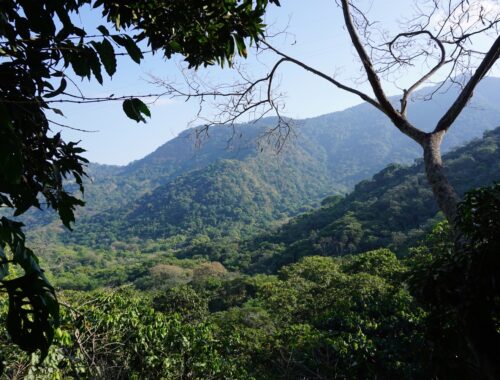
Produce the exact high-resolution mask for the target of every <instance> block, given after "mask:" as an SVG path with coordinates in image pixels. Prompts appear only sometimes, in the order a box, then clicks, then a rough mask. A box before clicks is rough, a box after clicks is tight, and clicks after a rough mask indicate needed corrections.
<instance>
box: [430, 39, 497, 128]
mask: <svg viewBox="0 0 500 380" xmlns="http://www.w3.org/2000/svg"><path fill="white" fill-rule="evenodd" d="M499 57H500V37H497V39H496V41H495V43H494V44H493V45H492V46H491V48H490V50H489V51H488V53H487V54H486V56H485V57H484V59H483V61H482V62H481V64H480V65H479V67H478V68H477V70H476V72H475V73H474V75H473V76H472V77H471V78H470V80H469V82H468V83H467V85H466V86H465V88H464V89H463V90H462V91H461V92H460V94H459V95H458V97H457V99H456V100H455V102H454V103H453V104H452V105H451V107H450V108H449V109H448V111H446V113H445V114H444V115H443V117H442V118H441V119H440V120H439V122H438V123H437V125H436V128H435V129H434V132H433V133H438V132H442V131H447V130H448V129H449V128H450V127H451V125H452V124H453V122H454V121H455V120H456V118H457V117H458V115H460V113H461V112H462V110H463V109H464V107H465V105H466V104H467V102H468V101H469V99H470V98H471V96H472V93H473V92H474V89H475V88H476V86H477V85H478V83H479V82H480V81H481V79H483V78H484V76H485V75H486V74H487V73H488V71H489V70H490V69H491V68H492V67H493V65H494V64H495V62H496V61H497V60H498V58H499Z"/></svg>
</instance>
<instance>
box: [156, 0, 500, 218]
mask: <svg viewBox="0 0 500 380" xmlns="http://www.w3.org/2000/svg"><path fill="white" fill-rule="evenodd" d="M337 5H338V6H339V7H340V9H341V11H342V14H343V20H344V23H345V28H346V31H347V33H348V35H349V38H350V40H351V42H352V45H353V47H354V49H355V51H356V54H357V58H359V61H360V64H361V66H362V70H363V74H362V75H363V78H362V79H363V80H365V81H366V82H368V84H369V85H370V88H371V90H372V92H373V95H372V94H370V93H364V92H362V91H360V90H358V89H357V88H355V86H351V85H348V84H345V83H343V82H341V81H339V80H338V79H337V78H336V77H335V76H334V75H329V74H327V73H324V72H322V71H319V70H317V69H315V68H314V67H312V66H310V65H308V64H307V63H305V62H304V61H302V60H300V59H297V58H294V57H292V56H291V55H288V54H286V53H285V52H283V51H282V50H279V49H277V48H276V47H274V46H273V44H272V37H271V38H264V39H261V40H259V41H258V44H257V47H258V53H272V54H274V55H275V56H277V60H275V63H274V64H272V65H271V68H270V70H269V71H268V73H267V74H266V75H265V76H263V77H259V78H257V79H254V78H250V77H249V75H248V74H247V73H242V75H241V80H240V81H238V82H237V83H235V84H234V85H233V86H232V87H231V88H230V89H229V90H227V86H226V87H217V86H215V87H210V88H206V87H202V86H201V85H200V84H198V86H196V85H193V83H192V80H193V79H190V78H187V80H188V85H189V86H188V87H189V90H191V91H189V90H188V91H184V90H181V89H179V88H176V87H174V86H172V85H169V84H168V83H165V82H161V81H159V83H162V84H163V85H164V86H165V87H166V94H169V95H171V96H190V97H198V98H199V99H200V101H201V103H200V104H202V103H203V102H205V101H206V100H208V98H209V97H213V96H215V97H219V98H222V99H228V98H229V101H222V102H220V103H218V104H217V106H218V110H219V111H220V113H219V114H218V115H217V116H216V117H215V118H214V120H213V121H211V122H209V123H208V124H206V125H205V129H206V128H209V127H210V126H212V125H214V124H230V125H232V124H234V123H235V122H236V121H237V120H238V119H239V118H240V117H241V116H242V115H243V114H246V113H248V112H257V111H258V112H261V113H262V114H266V113H268V112H270V111H273V112H274V113H275V114H276V115H277V116H278V120H279V121H278V124H277V125H276V127H275V128H274V129H273V130H272V131H271V132H276V133H277V135H278V137H277V140H276V143H277V145H278V147H280V146H281V145H282V143H283V142H284V141H285V140H286V138H287V136H288V134H289V130H290V127H291V125H290V121H289V120H287V119H286V118H285V117H283V116H282V114H281V104H280V101H279V96H276V95H275V92H274V91H273V90H274V85H273V80H275V77H276V75H277V73H278V71H279V68H280V67H281V66H282V65H283V64H285V63H289V64H293V65H296V66H298V67H300V68H303V69H304V70H306V71H308V72H310V73H311V74H313V75H316V76H318V77H320V78H322V79H324V80H326V81H327V82H329V83H331V84H332V85H333V86H335V87H337V88H338V89H340V90H343V91H346V92H349V93H352V94H355V95H356V96H358V97H359V98H361V99H362V100H364V101H366V102H367V103H369V104H370V105H372V106H373V107H375V108H376V109H378V110H379V111H380V112H382V113H384V114H385V115H386V116H387V117H388V118H389V119H390V121H391V122H392V124H393V125H394V127H395V128H397V129H398V130H399V131H401V133H403V134H405V135H406V136H408V137H409V138H411V139H412V140H414V141H415V142H417V143H418V144H419V145H420V146H421V147H422V150H423V158H424V161H425V170H426V174H427V178H428V181H429V184H430V185H431V187H432V190H433V193H434V196H435V199H436V201H437V203H438V205H439V208H440V209H441V211H442V212H443V213H444V215H445V216H446V218H447V219H448V220H449V221H450V223H452V224H453V223H454V219H455V215H456V205H457V202H458V199H459V198H458V196H457V194H456V192H455V190H454V189H453V187H452V186H451V185H450V183H449V181H448V178H447V176H446V173H445V171H444V168H443V163H442V158H441V151H440V147H441V143H442V141H443V138H444V136H445V134H446V133H447V132H448V130H449V129H450V128H451V127H452V126H453V123H454V121H455V120H456V119H457V117H458V116H459V115H460V113H461V112H462V111H463V109H464V107H465V106H466V105H467V103H468V101H469V100H470V98H471V97H472V95H473V92H474V89H475V88H476V86H477V85H478V83H479V82H480V81H481V79H482V78H484V76H485V75H486V74H487V73H488V71H489V70H490V69H491V68H492V67H493V65H494V64H495V62H496V61H497V60H498V58H499V56H500V37H498V27H499V25H500V7H499V6H498V5H497V4H495V3H493V2H491V3H490V2H489V1H486V2H484V1H468V0H424V1H418V2H415V8H416V9H417V13H416V14H414V15H412V17H411V18H409V21H408V20H406V22H405V23H403V27H402V30H398V31H397V32H396V33H394V32H391V31H387V30H382V29H381V27H380V26H379V25H378V23H376V22H372V21H370V20H369V18H368V13H367V12H364V11H363V10H362V9H361V8H360V6H357V5H356V2H355V1H353V0H339V1H338V2H337ZM485 37H488V38H489V39H490V40H491V41H492V44H491V46H490V47H489V49H487V50H484V51H481V50H478V49H477V48H475V47H474V46H473V44H474V42H475V41H476V38H485ZM415 66H423V67H424V68H425V67H427V68H428V70H427V71H425V72H424V73H423V74H422V75H421V76H420V77H419V78H418V79H417V80H416V81H415V82H414V83H413V84H411V85H410V86H409V87H408V88H406V89H404V90H403V93H402V95H401V98H400V100H399V103H400V105H399V107H397V106H395V104H393V103H394V102H391V100H390V98H389V97H388V95H387V93H386V91H385V90H384V85H385V84H388V83H390V82H393V80H392V79H393V78H394V77H395V75H396V74H399V75H401V74H404V73H405V72H407V71H408V69H411V68H412V67H415ZM435 78H436V80H437V81H438V83H440V85H439V86H438V89H441V88H443V87H445V86H447V84H449V83H450V82H453V83H457V84H460V85H462V88H461V91H460V93H459V95H458V96H457V98H456V100H455V101H454V102H453V104H452V105H451V106H450V107H449V108H448V109H447V110H446V112H444V114H443V115H442V117H441V118H440V120H439V121H438V122H437V123H436V125H435V126H434V128H433V130H432V131H430V132H425V131H423V130H421V129H419V128H417V127H416V126H414V125H413V124H412V123H411V121H410V120H409V118H408V114H407V111H408V105H409V100H410V99H411V96H412V94H413V93H414V92H415V91H416V90H417V89H419V88H421V87H422V86H423V85H425V84H426V83H429V82H430V81H431V80H434V79H435ZM194 80H196V79H194ZM432 95H433V94H431V95H430V96H429V97H428V98H429V99H428V100H431V99H432Z"/></svg>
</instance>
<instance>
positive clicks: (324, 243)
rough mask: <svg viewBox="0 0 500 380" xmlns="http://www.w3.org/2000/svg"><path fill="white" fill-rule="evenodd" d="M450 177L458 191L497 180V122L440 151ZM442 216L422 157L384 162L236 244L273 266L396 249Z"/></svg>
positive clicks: (260, 263) (250, 257) (258, 264)
mask: <svg viewBox="0 0 500 380" xmlns="http://www.w3.org/2000/svg"><path fill="white" fill-rule="evenodd" d="M444 162H445V167H446V171H447V173H448V176H449V178H450V181H451V182H452V184H453V185H454V186H455V188H456V189H457V191H458V192H459V193H460V194H463V193H464V192H465V191H467V190H469V189H472V188H475V187H479V186H485V185H489V184H491V183H492V182H494V181H500V128H497V129H495V130H493V131H490V132H486V133H485V134H484V137H483V138H482V139H477V140H474V141H472V142H471V143H469V144H467V145H466V146H464V147H462V148H459V149H457V150H455V151H453V152H451V153H448V154H446V155H445V156H444ZM439 219H441V217H440V215H439V213H438V209H437V205H436V203H435V201H434V198H433V196H432V192H431V190H430V187H429V185H428V184H427V179H426V177H425V174H424V168H423V164H422V162H421V161H418V162H417V163H415V164H414V165H412V166H400V165H389V166H388V167H387V168H385V169H384V170H382V171H380V172H379V173H377V174H376V175H374V176H373V178H372V179H370V180H365V181H362V182H360V183H359V184H358V185H356V187H355V188H354V191H353V192H352V193H350V194H349V195H347V196H346V197H338V196H333V197H329V198H326V199H325V200H324V201H323V202H322V206H321V207H320V208H318V209H316V210H313V211H311V212H308V213H305V214H303V215H300V216H299V217H296V218H294V219H292V220H291V221H290V222H289V223H287V224H285V225H284V226H282V227H281V228H280V229H279V230H277V231H275V232H274V233H270V234H266V235H263V236H260V237H259V238H257V239H254V240H251V241H250V242H249V243H247V245H246V246H245V247H244V248H242V249H241V253H242V255H241V258H240V262H241V263H249V264H248V266H247V269H248V270H250V271H252V272H273V271H274V270H276V269H277V268H280V267H281V266H283V265H285V264H288V263H291V262H296V261H297V260H299V259H300V258H301V257H303V256H309V255H318V254H319V255H328V256H342V255H346V254H349V253H357V252H363V251H367V250H371V249H377V248H381V247H388V248H391V249H393V250H395V251H396V252H400V254H404V252H405V248H407V247H408V246H409V245H411V244H414V243H416V241H417V240H418V239H419V238H421V237H422V236H423V234H424V232H428V231H429V229H430V228H431V227H432V225H433V224H434V223H435V222H436V221H437V220H439Z"/></svg>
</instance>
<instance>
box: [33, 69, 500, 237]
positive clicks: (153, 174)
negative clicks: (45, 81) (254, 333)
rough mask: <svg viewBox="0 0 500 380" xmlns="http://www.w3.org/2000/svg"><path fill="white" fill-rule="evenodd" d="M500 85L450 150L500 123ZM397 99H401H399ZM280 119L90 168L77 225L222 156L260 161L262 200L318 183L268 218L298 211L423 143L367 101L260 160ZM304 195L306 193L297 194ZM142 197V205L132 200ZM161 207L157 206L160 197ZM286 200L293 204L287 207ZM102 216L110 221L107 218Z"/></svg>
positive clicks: (46, 217)
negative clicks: (277, 166)
mask: <svg viewBox="0 0 500 380" xmlns="http://www.w3.org/2000/svg"><path fill="white" fill-rule="evenodd" d="M499 87H500V79H498V78H486V79H485V80H484V81H483V82H482V83H481V84H480V86H479V87H478V89H477V91H476V93H475V97H474V99H473V101H472V103H471V105H470V106H469V107H468V108H467V109H466V110H464V112H463V114H462V115H461V116H460V118H459V119H458V120H457V122H456V123H455V126H454V127H453V128H452V129H451V131H450V133H449V135H448V136H447V137H446V140H445V148H449V147H452V146H456V145H460V144H463V143H464V142H466V141H468V140H470V139H471V138H473V137H477V136H479V135H480V134H481V133H482V132H483V131H484V130H488V129H492V128H494V127H495V126H496V125H499V124H500V106H499V104H500V94H499V93H500V92H499V91H495V88H496V89H498V88H499ZM428 91H430V90H425V91H424V92H420V93H417V98H422V97H423V96H424V95H425V93H426V92H428ZM456 93H457V91H456V90H453V89H451V90H449V91H448V92H446V93H444V94H439V93H438V94H436V95H435V96H434V99H433V100H432V101H431V102H422V101H421V100H418V101H416V102H415V103H414V104H413V103H412V104H411V107H410V117H411V119H412V120H413V121H414V122H415V124H416V125H419V126H425V127H428V128H429V127H430V126H432V125H433V123H435V122H436V121H437V119H438V117H439V116H440V115H441V114H442V112H443V109H445V108H446V106H447V105H449V104H450V103H451V102H452V101H453V100H454V98H455V96H456ZM393 101H394V102H397V99H393ZM275 123H276V119H275V118H267V119H263V120H260V121H259V122H257V123H255V124H249V125H248V124H247V125H239V126H236V129H235V130H231V129H229V128H225V127H213V128H212V129H210V131H209V134H210V136H209V138H207V139H203V141H202V144H201V146H197V145H196V144H195V141H194V139H193V134H194V131H193V130H189V131H186V132H184V133H182V134H181V135H179V136H178V137H177V138H175V139H173V140H171V141H168V142H167V143H166V144H164V145H163V146H161V147H160V148H158V149H157V150H156V151H155V152H153V153H151V154H150V155H148V156H146V157H145V158H143V159H141V160H138V161H135V162H133V163H131V164H129V165H127V166H125V167H114V166H102V165H91V166H90V167H89V175H90V177H91V178H92V181H91V182H89V183H87V186H86V193H85V200H86V201H87V205H86V207H85V208H83V209H81V210H80V211H79V218H78V220H79V222H78V225H77V230H78V229H80V228H81V231H84V230H85V231H87V232H90V229H89V228H88V226H87V227H85V226H84V225H85V224H88V223H89V222H88V221H89V219H88V218H89V217H91V216H97V215H99V214H100V213H103V212H105V211H106V210H109V211H106V213H105V214H106V215H108V216H109V218H111V219H112V218H113V217H114V216H113V215H116V216H117V217H118V215H120V218H124V217H125V216H127V217H128V215H129V214H128V213H127V212H119V211H118V210H119V209H120V208H124V210H129V209H135V208H136V207H139V206H138V205H139V204H140V203H141V201H140V199H141V197H143V196H146V194H150V193H154V194H155V197H158V199H163V200H167V199H169V198H168V197H166V198H165V197H163V196H162V195H161V194H162V191H166V189H173V187H172V186H173V185H169V186H167V187H166V188H163V190H161V189H159V187H162V186H166V185H168V184H169V183H170V182H171V181H174V180H175V179H176V178H178V177H179V176H182V175H185V174H188V173H191V172H193V171H198V174H202V172H203V169H204V168H207V167H208V166H209V165H213V164H217V162H219V161H220V160H236V161H240V162H244V163H250V162H254V161H259V160H260V162H261V164H259V165H253V166H252V165H250V166H248V167H247V170H253V172H252V175H253V176H256V177H259V178H260V180H261V181H262V182H261V183H262V184H263V185H262V191H263V193H262V194H261V196H262V197H270V195H269V194H267V193H265V192H266V191H267V189H268V188H269V186H271V188H272V187H273V185H272V181H279V182H280V183H282V184H286V185H283V186H285V188H286V187H294V186H296V185H295V184H294V182H296V183H297V181H296V178H298V179H299V181H298V182H299V183H300V179H301V178H308V181H313V182H312V183H314V186H311V187H310V188H309V189H308V188H307V186H306V187H305V188H301V186H302V185H300V184H299V185H298V188H297V189H296V190H297V191H296V192H295V193H296V194H295V195H294V197H295V198H293V197H292V198H291V199H290V200H289V201H287V199H286V198H285V197H284V196H280V197H279V198H276V201H275V202H273V203H272V206H270V207H271V208H273V211H271V212H270V215H273V217H275V216H280V215H281V216H285V215H286V214H291V213H293V212H295V210H296V209H297V208H298V205H297V203H296V202H302V204H304V205H305V204H311V203H314V202H315V201H318V200H319V199H321V198H322V197H323V196H324V195H325V193H330V194H333V193H335V192H338V191H341V192H345V191H347V190H350V189H352V187H353V186H354V185H355V184H356V183H357V182H359V181H360V180H363V179H365V178H369V177H370V176H371V175H373V174H374V173H376V172H377V171H379V170H381V169H382V168H384V167H385V166H386V165H387V164H389V163H391V162H398V163H409V162H411V161H412V160H413V159H415V158H417V157H419V156H420V155H421V149H420V147H418V146H417V144H415V143H414V142H412V141H411V140H410V139H408V138H407V137H406V136H403V135H402V134H401V133H400V132H399V131H397V130H396V129H395V128H394V127H393V126H392V125H391V124H390V122H389V121H388V120H386V118H385V116H384V115H382V114H381V113H380V112H378V111H377V110H376V109H373V107H371V106H370V105H368V104H362V105H359V106H356V107H352V108H350V109H348V110H345V111H341V112H335V113H332V114H328V115H323V116H319V117H316V118H311V119H306V120H298V121H295V127H294V132H295V134H296V137H294V138H292V139H291V140H290V141H289V142H288V145H287V150H288V153H287V154H286V155H282V157H281V158H275V157H272V155H264V158H261V159H259V158H258V157H259V156H260V155H261V154H260V152H259V149H258V148H257V144H256V139H257V138H258V137H259V136H260V135H262V133H263V132H264V131H265V130H267V129H268V128H270V127H273V126H274V125H275ZM293 157H297V158H300V159H305V157H307V160H306V162H305V163H304V164H302V163H301V162H300V160H299V159H296V160H294V159H292V158H293ZM276 160H279V161H281V162H287V165H288V167H289V170H288V172H286V173H285V172H282V171H279V170H274V169H273V168H272V165H271V166H269V164H270V163H272V162H274V161H276ZM268 166H269V167H268ZM257 171H258V172H257ZM291 173H292V174H291ZM193 175H194V174H190V177H189V178H192V179H194V177H193ZM311 178H314V179H313V180H312V179H311ZM186 181H187V180H185V181H184V182H183V183H182V184H180V183H178V186H181V185H182V186H186V185H187V183H186ZM267 185H269V186H267ZM266 186H267V187H266ZM157 190H158V191H157ZM207 190H209V189H207ZM214 191H215V189H214ZM235 191H236V190H235ZM299 193H300V194H301V195H300V196H297V194H299ZM271 198H272V197H271ZM272 199H274V198H272ZM136 201H137V202H138V203H137V204H135V203H134V202H136ZM172 201H173V199H172ZM156 204H157V205H159V201H158V202H156ZM283 204H288V206H287V207H282V205H283ZM292 204H293V207H291V205H292ZM165 207H166V208H168V207H171V206H169V205H167V206H165ZM157 210H159V211H160V212H163V211H161V210H162V208H161V207H155V208H154V209H151V210H150V212H151V215H149V219H150V220H151V221H152V222H154V221H155V220H156V219H161V218H160V217H159V216H158V217H157V216H156V215H155V212H156V211H157ZM280 213H283V214H280ZM96 218H97V217H96ZM99 218H100V219H101V220H104V219H106V218H108V217H106V218H105V217H104V216H100V217H99ZM99 218H97V219H99ZM109 218H108V219H109ZM97 219H96V220H97ZM25 220H28V221H29V222H31V223H30V224H31V225H40V224H42V225H43V224H47V223H50V222H51V221H53V220H54V217H53V216H51V214H48V213H43V215H42V214H41V213H31V214H30V215H28V217H27V218H25ZM110 222H111V221H110ZM120 223H122V222H120ZM172 223H175V222H174V221H172ZM90 224H93V222H90ZM134 234H135V233H134Z"/></svg>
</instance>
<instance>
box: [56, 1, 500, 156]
mask: <svg viewBox="0 0 500 380" xmlns="http://www.w3.org/2000/svg"><path fill="white" fill-rule="evenodd" d="M485 1H489V0H485ZM281 3H282V6H281V7H280V8H278V7H271V8H270V11H269V12H268V14H267V16H266V17H267V20H266V21H267V23H268V24H269V25H271V27H270V30H271V31H279V30H283V29H284V28H285V27H286V26H287V29H286V30H287V34H286V36H285V35H281V36H279V37H278V38H276V39H275V41H274V43H275V44H276V46H277V47H279V48H280V49H283V50H284V51H286V52H287V53H289V54H290V55H293V56H294V57H297V58H300V59H302V60H304V61H305V62H307V63H308V64H310V65H312V66H314V67H316V68H318V69H320V70H323V71H324V72H325V73H328V74H333V73H335V74H336V76H337V77H338V78H340V79H342V80H344V81H345V82H347V83H350V84H352V85H354V86H356V87H357V88H359V89H363V90H368V89H367V86H366V84H363V83H360V82H359V81H357V80H356V78H358V77H359V75H360V71H359V63H358V61H357V60H356V57H355V54H354V51H353V48H352V46H351V44H350V43H349V40H348V38H347V34H346V31H345V30H344V28H343V23H342V15H341V13H340V11H339V9H338V8H337V6H336V5H335V2H334V1H331V0H315V1H314V2H305V1H298V0H283V1H281ZM372 3H373V4H371V3H370V2H365V6H366V9H370V16H371V17H372V19H373V20H380V21H381V22H382V23H383V25H385V26H387V27H392V26H394V25H396V21H397V20H398V19H400V17H401V15H404V14H408V12H409V11H411V7H410V4H412V3H413V2H411V1H402V0H384V1H383V4H384V5H383V6H381V7H380V6H377V5H376V2H375V1H372ZM378 3H381V2H378ZM370 4H371V6H370ZM99 16H100V14H99V12H95V11H94V12H92V11H90V10H89V9H86V10H84V11H83V12H82V13H81V14H80V15H79V16H78V17H79V22H80V23H81V25H83V26H84V27H85V29H86V30H87V32H92V31H93V30H95V27H96V26H97V25H99V24H101V23H104V22H103V21H102V20H100V18H99ZM253 53H254V51H252V50H250V55H251V56H250V57H249V58H248V59H247V60H244V62H242V64H244V65H245V66H246V69H245V70H246V72H248V73H250V74H255V75H258V73H262V72H265V70H266V64H270V63H271V62H273V59H275V58H273V57H265V56H264V57H260V58H256V57H255V56H254V55H253ZM180 67H182V57H174V58H173V59H172V60H169V61H167V60H164V59H163V58H162V57H161V55H160V54H157V55H156V56H151V55H150V56H147V57H146V59H145V60H144V61H143V62H142V63H141V65H137V64H135V63H134V62H133V61H131V60H129V59H127V58H125V57H121V58H120V59H119V61H118V70H117V73H116V74H115V75H114V76H113V78H112V79H109V78H107V79H106V80H105V83H104V85H103V86H100V85H98V84H97V83H96V82H91V83H88V81H86V80H85V81H83V82H82V81H80V80H79V79H77V80H76V81H77V82H78V85H79V87H80V88H81V89H82V90H83V91H84V93H85V94H86V95H87V96H102V95H109V94H115V95H117V96H118V95H135V94H149V93H157V92H161V89H158V88H156V87H154V86H152V85H151V84H149V83H148V82H147V80H148V78H150V75H154V76H156V77H161V78H164V79H166V80H169V81H175V82H179V81H180V80H181V75H180ZM498 72H499V70H498V67H497V68H496V69H495V70H494V72H493V74H494V75H497V74H498ZM199 74H200V75H202V76H207V77H209V78H210V80H211V81H212V82H215V83H216V82H220V81H224V82H229V81H231V80H232V78H233V77H234V75H235V74H234V72H232V71H230V70H228V69H226V70H220V69H218V68H211V69H201V71H200V73H199ZM418 74H419V69H418V68H415V69H414V71H413V72H410V73H408V74H407V75H406V76H405V77H403V78H402V82H401V83H400V84H401V85H402V86H404V84H407V83H409V82H411V80H412V79H413V78H415V77H416V76H417V75H418ZM279 78H280V92H284V93H286V101H285V104H286V108H285V115H286V116H289V117H293V118H306V117H312V116H317V115H320V114H325V113H329V112H333V111H338V110H342V109H345V108H347V107H350V106H353V105H355V104H358V103H360V100H359V99H358V98H357V97H355V96H354V95H350V94H346V93H345V92H342V91H339V90H337V89H335V88H334V87H332V85H330V84H328V83H326V82H325V81H324V80H322V79H320V78H317V77H315V76H314V75H311V74H309V73H307V72H305V71H304V70H303V69H301V68H297V67H293V66H291V65H288V66H283V67H282V68H281V69H280V71H279ZM387 91H388V92H389V94H391V95H392V94H397V93H398V90H397V88H396V87H394V86H393V85H388V87H387ZM60 108H61V109H62V110H63V112H64V114H65V116H66V117H65V119H56V118H55V117H52V118H53V119H54V120H58V121H61V122H63V123H64V124H67V125H70V126H72V127H75V128H79V129H85V130H97V131H98V132H92V133H83V132H77V131H72V130H69V129H62V134H63V137H64V138H65V139H66V140H73V141H74V140H77V141H78V140H81V146H82V147H84V148H85V149H87V153H86V157H87V158H89V159H90V160H91V161H93V162H98V163H105V164H119V165H123V164H127V163H129V162H131V161H133V160H136V159H140V158H142V157H144V156H145V155H147V154H148V153H150V152H152V151H153V150H154V149H156V148H157V147H159V146H160V145H162V144H164V143H165V142H166V141H168V140H169V139H172V138H173V137H175V136H177V135H178V134H179V133H180V132H181V131H183V130H184V129H186V128H187V127H189V126H195V125H197V124H196V121H195V122H194V124H190V122H193V120H194V119H195V115H196V112H197V109H198V108H197V104H196V102H194V101H190V102H186V101H184V100H182V99H169V98H162V99H160V100H159V101H157V102H156V103H155V104H154V105H152V107H151V111H152V117H151V119H149V120H148V123H147V124H143V123H141V124H137V123H136V122H134V121H132V120H130V119H128V118H127V117H126V116H125V115H124V114H123V111H122V108H121V103H120V102H109V103H98V104H88V105H69V104H64V105H63V106H61V107H60ZM207 116H210V110H207ZM59 129H60V128H59V127H54V128H53V130H54V131H58V130H59Z"/></svg>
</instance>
